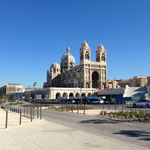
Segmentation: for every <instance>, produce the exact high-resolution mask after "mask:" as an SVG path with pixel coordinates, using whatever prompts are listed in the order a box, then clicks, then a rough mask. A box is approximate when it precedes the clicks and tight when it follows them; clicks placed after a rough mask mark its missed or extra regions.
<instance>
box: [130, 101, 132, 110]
mask: <svg viewBox="0 0 150 150" xmlns="http://www.w3.org/2000/svg"><path fill="white" fill-rule="evenodd" d="M130 111H132V105H131V101H130Z"/></svg>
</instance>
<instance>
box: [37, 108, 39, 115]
mask: <svg viewBox="0 0 150 150" xmlns="http://www.w3.org/2000/svg"><path fill="white" fill-rule="evenodd" d="M37 118H39V107H38V106H37Z"/></svg>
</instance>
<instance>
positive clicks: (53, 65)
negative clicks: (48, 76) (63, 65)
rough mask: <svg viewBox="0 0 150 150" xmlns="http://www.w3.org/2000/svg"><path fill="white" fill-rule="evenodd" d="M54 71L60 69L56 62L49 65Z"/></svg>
mask: <svg viewBox="0 0 150 150" xmlns="http://www.w3.org/2000/svg"><path fill="white" fill-rule="evenodd" d="M54 68H55V69H56V68H60V65H59V64H58V63H56V62H54V63H53V64H52V65H51V69H54Z"/></svg>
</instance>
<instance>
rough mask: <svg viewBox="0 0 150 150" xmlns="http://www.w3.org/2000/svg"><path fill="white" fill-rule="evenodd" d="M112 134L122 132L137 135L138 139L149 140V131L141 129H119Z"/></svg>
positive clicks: (132, 135)
mask: <svg viewBox="0 0 150 150" xmlns="http://www.w3.org/2000/svg"><path fill="white" fill-rule="evenodd" d="M114 134H122V135H125V136H128V137H139V140H145V141H150V132H147V131H144V130H141V131H137V130H121V131H119V132H116V133H114Z"/></svg>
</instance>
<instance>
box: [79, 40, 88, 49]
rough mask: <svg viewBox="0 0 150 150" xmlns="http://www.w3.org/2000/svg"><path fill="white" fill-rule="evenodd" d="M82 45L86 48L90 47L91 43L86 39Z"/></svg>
mask: <svg viewBox="0 0 150 150" xmlns="http://www.w3.org/2000/svg"><path fill="white" fill-rule="evenodd" d="M81 47H82V48H83V47H85V48H86V49H88V48H89V45H88V43H87V42H86V41H85V42H83V43H82V46H81Z"/></svg>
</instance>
